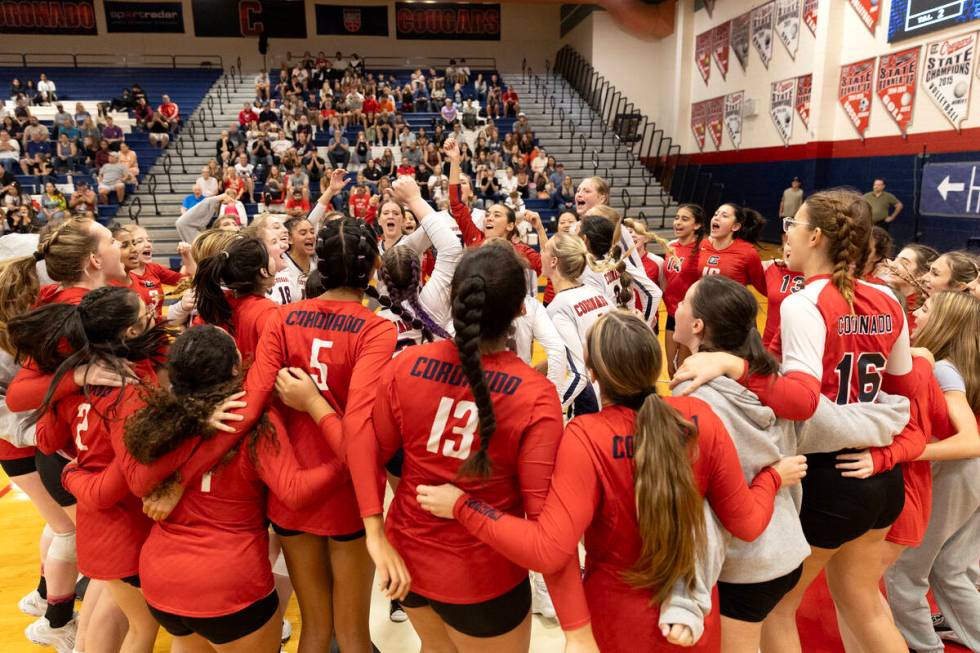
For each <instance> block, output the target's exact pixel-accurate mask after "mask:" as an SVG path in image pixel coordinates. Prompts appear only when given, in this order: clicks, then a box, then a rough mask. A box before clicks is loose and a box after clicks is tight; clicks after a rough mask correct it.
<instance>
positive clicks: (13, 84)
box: [7, 77, 24, 100]
mask: <svg viewBox="0 0 980 653" xmlns="http://www.w3.org/2000/svg"><path fill="white" fill-rule="evenodd" d="M23 95H24V85H23V84H22V83H21V81H20V80H19V79H17V78H16V77H14V78H13V79H12V80H10V91H8V92H7V97H9V98H10V99H11V100H16V99H17V98H19V97H22V96H23Z"/></svg>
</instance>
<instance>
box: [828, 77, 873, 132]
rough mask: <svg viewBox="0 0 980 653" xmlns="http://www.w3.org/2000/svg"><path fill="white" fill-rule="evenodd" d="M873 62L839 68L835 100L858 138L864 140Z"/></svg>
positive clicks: (869, 103) (869, 106)
mask: <svg viewBox="0 0 980 653" xmlns="http://www.w3.org/2000/svg"><path fill="white" fill-rule="evenodd" d="M874 72H875V60H874V57H872V58H871V59H865V60H864V61H858V62H855V63H851V64H846V65H843V66H841V67H840V84H839V85H838V87H837V100H838V102H840V105H841V106H842V107H844V113H846V114H847V117H848V118H850V119H851V124H852V125H854V129H856V130H857V133H858V136H860V137H861V139H862V140H863V139H864V132H865V131H866V130H867V129H868V119H869V118H870V117H871V89H872V86H873V84H874Z"/></svg>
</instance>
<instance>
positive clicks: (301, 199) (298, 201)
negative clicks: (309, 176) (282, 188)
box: [286, 188, 310, 218]
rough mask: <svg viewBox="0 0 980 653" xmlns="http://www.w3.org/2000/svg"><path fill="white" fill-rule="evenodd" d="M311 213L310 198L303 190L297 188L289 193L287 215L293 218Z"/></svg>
mask: <svg viewBox="0 0 980 653" xmlns="http://www.w3.org/2000/svg"><path fill="white" fill-rule="evenodd" d="M309 213H310V200H309V199H308V198H307V197H306V196H305V195H303V191H302V190H300V189H298V188H297V189H295V190H293V191H292V192H291V193H289V198H288V199H287V200H286V215H288V216H289V217H291V218H297V217H306V216H307V215H309Z"/></svg>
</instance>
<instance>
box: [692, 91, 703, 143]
mask: <svg viewBox="0 0 980 653" xmlns="http://www.w3.org/2000/svg"><path fill="white" fill-rule="evenodd" d="M704 105H705V103H704V102H695V103H693V104H692V105H691V131H692V132H693V133H694V142H695V143H696V144H697V146H698V150H700V151H702V152H703V151H704V110H705V106H704Z"/></svg>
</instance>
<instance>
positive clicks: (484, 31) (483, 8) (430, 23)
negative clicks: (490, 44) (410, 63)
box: [395, 2, 500, 41]
mask: <svg viewBox="0 0 980 653" xmlns="http://www.w3.org/2000/svg"><path fill="white" fill-rule="evenodd" d="M395 35H396V36H397V37H398V38H399V39H417V40H423V41H437V40H449V41H499V40H500V5H499V4H464V3H459V4H455V3H452V4H451V3H430V2H424V3H415V2H396V3H395Z"/></svg>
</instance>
